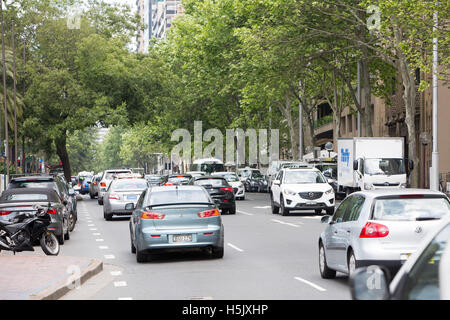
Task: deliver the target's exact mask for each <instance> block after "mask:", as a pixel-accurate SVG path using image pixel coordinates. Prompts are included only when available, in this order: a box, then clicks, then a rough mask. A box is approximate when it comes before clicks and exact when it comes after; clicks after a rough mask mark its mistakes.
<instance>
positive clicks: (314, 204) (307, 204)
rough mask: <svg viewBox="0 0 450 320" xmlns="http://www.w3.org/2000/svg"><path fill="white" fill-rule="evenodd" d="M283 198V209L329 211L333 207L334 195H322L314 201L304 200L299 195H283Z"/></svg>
mask: <svg viewBox="0 0 450 320" xmlns="http://www.w3.org/2000/svg"><path fill="white" fill-rule="evenodd" d="M283 197H284V206H285V208H287V209H292V210H315V209H330V208H334V206H335V199H334V194H333V195H331V196H327V195H324V196H322V197H321V198H319V199H316V200H306V199H303V198H301V197H300V196H299V195H295V196H289V195H284V196H283Z"/></svg>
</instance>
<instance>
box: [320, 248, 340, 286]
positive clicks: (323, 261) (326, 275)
mask: <svg viewBox="0 0 450 320" xmlns="http://www.w3.org/2000/svg"><path fill="white" fill-rule="evenodd" d="M319 271H320V276H321V277H322V278H323V279H334V278H336V270H332V269H330V268H328V265H327V258H326V256H325V248H324V247H323V244H322V242H320V243H319Z"/></svg>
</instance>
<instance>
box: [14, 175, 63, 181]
mask: <svg viewBox="0 0 450 320" xmlns="http://www.w3.org/2000/svg"><path fill="white" fill-rule="evenodd" d="M54 179H55V177H53V176H44V175H42V176H24V177H16V178H12V179H11V181H31V180H35V181H36V180H42V181H45V180H51V181H53V180H54Z"/></svg>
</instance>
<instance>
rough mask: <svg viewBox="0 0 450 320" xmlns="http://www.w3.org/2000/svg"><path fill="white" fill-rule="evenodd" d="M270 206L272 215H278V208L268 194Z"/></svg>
mask: <svg viewBox="0 0 450 320" xmlns="http://www.w3.org/2000/svg"><path fill="white" fill-rule="evenodd" d="M270 205H271V206H272V213H273V214H278V213H279V212H280V207H277V205H276V204H275V202H273V196H272V194H270Z"/></svg>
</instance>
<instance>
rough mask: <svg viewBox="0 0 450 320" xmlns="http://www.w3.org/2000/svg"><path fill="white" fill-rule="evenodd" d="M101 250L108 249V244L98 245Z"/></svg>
mask: <svg viewBox="0 0 450 320" xmlns="http://www.w3.org/2000/svg"><path fill="white" fill-rule="evenodd" d="M98 248H99V249H100V250H107V249H108V246H99V247H98Z"/></svg>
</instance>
